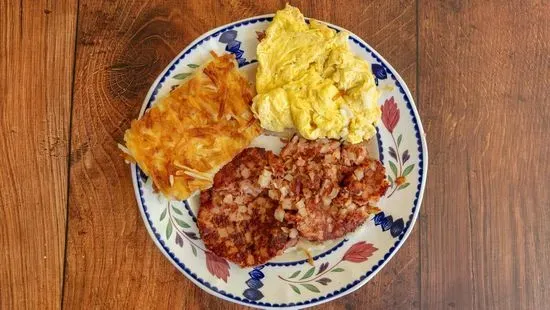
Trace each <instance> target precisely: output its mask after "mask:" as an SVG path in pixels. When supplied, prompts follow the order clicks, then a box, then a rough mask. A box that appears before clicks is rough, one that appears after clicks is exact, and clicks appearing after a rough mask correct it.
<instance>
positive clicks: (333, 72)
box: [252, 4, 381, 143]
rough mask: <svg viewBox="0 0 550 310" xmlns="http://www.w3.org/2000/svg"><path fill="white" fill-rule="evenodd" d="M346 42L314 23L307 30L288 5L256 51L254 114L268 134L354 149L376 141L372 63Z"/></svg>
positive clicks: (343, 36)
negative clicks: (289, 133)
mask: <svg viewBox="0 0 550 310" xmlns="http://www.w3.org/2000/svg"><path fill="white" fill-rule="evenodd" d="M347 40H348V34H347V33H344V32H340V33H337V32H336V31H335V30H332V29H330V28H328V27H327V26H326V25H324V24H321V23H320V22H317V21H315V20H311V22H310V24H309V25H308V24H307V23H306V22H305V20H304V16H303V15H302V13H300V11H299V10H298V9H297V8H295V7H292V6H290V5H288V4H287V5H286V7H285V8H284V9H283V10H280V11H278V12H277V14H276V15H275V17H274V18H273V21H272V23H271V24H270V25H269V27H268V28H267V30H266V36H265V38H264V39H263V40H262V41H261V42H260V43H259V44H258V49H257V54H258V72H257V74H256V90H257V93H258V94H257V96H256V97H254V100H253V105H252V111H253V112H254V114H255V115H256V117H258V119H259V120H260V122H261V125H262V127H263V128H265V129H267V130H271V131H277V132H281V131H284V130H285V129H289V128H290V129H292V128H294V129H296V130H297V131H298V132H299V133H300V134H301V135H302V136H303V137H304V138H306V139H310V140H313V139H317V138H322V137H327V138H333V139H343V140H345V141H348V142H351V143H359V142H361V141H363V140H367V139H370V138H371V137H372V136H374V135H375V133H376V129H375V127H374V125H375V124H376V122H377V121H378V120H379V119H380V116H381V111H380V107H379V106H378V97H379V92H378V91H377V89H376V85H375V82H374V76H373V75H372V73H371V70H370V65H369V63H368V62H366V61H365V60H363V59H361V58H359V57H357V56H355V55H354V54H353V53H352V52H351V51H350V49H349V46H348V44H347Z"/></svg>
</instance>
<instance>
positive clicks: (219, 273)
mask: <svg viewBox="0 0 550 310" xmlns="http://www.w3.org/2000/svg"><path fill="white" fill-rule="evenodd" d="M205 254H206V268H207V269H208V271H209V272H210V273H211V274H212V275H213V276H215V277H217V278H219V279H222V280H223V281H224V282H226V283H227V278H228V277H229V264H228V263H227V261H226V260H225V259H223V258H221V257H219V256H218V255H216V254H214V253H212V252H206V253H205Z"/></svg>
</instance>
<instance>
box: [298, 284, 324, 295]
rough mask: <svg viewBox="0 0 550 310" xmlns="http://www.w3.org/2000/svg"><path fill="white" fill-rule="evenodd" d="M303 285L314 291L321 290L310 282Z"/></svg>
mask: <svg viewBox="0 0 550 310" xmlns="http://www.w3.org/2000/svg"><path fill="white" fill-rule="evenodd" d="M302 286H303V287H305V288H307V289H308V290H310V291H312V292H314V293H320V292H321V291H319V289H318V288H317V286H315V285H313V284H309V283H302Z"/></svg>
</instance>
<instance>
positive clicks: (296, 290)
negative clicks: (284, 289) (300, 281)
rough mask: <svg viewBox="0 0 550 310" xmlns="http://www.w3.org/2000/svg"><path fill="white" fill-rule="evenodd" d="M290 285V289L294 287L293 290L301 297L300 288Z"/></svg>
mask: <svg viewBox="0 0 550 310" xmlns="http://www.w3.org/2000/svg"><path fill="white" fill-rule="evenodd" d="M289 285H290V287H292V290H293V291H294V292H296V294H298V295H301V293H300V289H299V288H298V287H296V285H292V284H289Z"/></svg>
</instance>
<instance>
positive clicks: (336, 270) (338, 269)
mask: <svg viewBox="0 0 550 310" xmlns="http://www.w3.org/2000/svg"><path fill="white" fill-rule="evenodd" d="M342 271H344V268H334V269H332V272H342Z"/></svg>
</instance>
